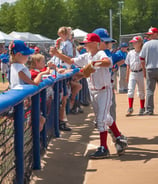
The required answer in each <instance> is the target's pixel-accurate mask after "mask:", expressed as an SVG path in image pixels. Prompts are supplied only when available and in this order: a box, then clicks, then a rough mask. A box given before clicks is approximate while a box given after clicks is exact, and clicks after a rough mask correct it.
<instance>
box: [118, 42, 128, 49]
mask: <svg viewBox="0 0 158 184" xmlns="http://www.w3.org/2000/svg"><path fill="white" fill-rule="evenodd" d="M128 46H129V45H128V43H126V42H122V43H121V44H120V47H121V48H122V47H128Z"/></svg>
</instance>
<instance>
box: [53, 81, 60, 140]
mask: <svg viewBox="0 0 158 184" xmlns="http://www.w3.org/2000/svg"><path fill="white" fill-rule="evenodd" d="M59 106H60V102H59V82H56V83H55V85H54V129H55V136H56V137H60V132H59V108H60V107H59Z"/></svg>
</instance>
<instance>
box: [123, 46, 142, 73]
mask: <svg viewBox="0 0 158 184" xmlns="http://www.w3.org/2000/svg"><path fill="white" fill-rule="evenodd" d="M139 53H140V52H136V51H135V49H133V50H131V51H129V52H128V54H127V57H126V60H125V63H126V64H127V65H129V67H130V69H131V70H134V71H139V70H141V69H142V66H141V61H140V58H139Z"/></svg>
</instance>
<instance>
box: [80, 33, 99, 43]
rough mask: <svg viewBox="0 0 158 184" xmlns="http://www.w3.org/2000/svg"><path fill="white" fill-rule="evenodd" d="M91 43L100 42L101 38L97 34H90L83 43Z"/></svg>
mask: <svg viewBox="0 0 158 184" xmlns="http://www.w3.org/2000/svg"><path fill="white" fill-rule="evenodd" d="M90 42H98V43H99V42H100V37H99V36H98V35H97V34H95V33H88V34H87V36H86V37H85V39H84V40H83V42H81V43H90Z"/></svg>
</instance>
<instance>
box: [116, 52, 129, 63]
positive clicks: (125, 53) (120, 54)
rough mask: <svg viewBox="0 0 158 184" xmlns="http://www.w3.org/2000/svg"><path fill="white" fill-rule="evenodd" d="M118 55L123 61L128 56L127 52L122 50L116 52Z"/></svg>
mask: <svg viewBox="0 0 158 184" xmlns="http://www.w3.org/2000/svg"><path fill="white" fill-rule="evenodd" d="M116 54H118V55H119V56H120V57H122V59H124V60H125V59H126V56H127V52H123V51H122V50H118V51H116ZM121 66H126V64H125V63H124V64H122V65H121Z"/></svg>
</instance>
